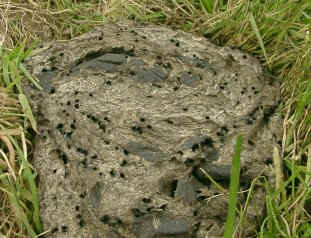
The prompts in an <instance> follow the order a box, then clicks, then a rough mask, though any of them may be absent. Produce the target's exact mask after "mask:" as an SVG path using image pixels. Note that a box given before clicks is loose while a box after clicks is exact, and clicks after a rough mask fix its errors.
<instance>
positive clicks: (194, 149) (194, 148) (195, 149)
mask: <svg viewBox="0 0 311 238" xmlns="http://www.w3.org/2000/svg"><path fill="white" fill-rule="evenodd" d="M198 149H199V145H198V144H193V145H192V147H191V150H192V152H195V151H197V150H198Z"/></svg>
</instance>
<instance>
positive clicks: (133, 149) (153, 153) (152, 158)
mask: <svg viewBox="0 0 311 238" xmlns="http://www.w3.org/2000/svg"><path fill="white" fill-rule="evenodd" d="M126 150H127V151H128V152H129V153H131V154H134V155H138V156H140V157H142V158H144V159H145V160H147V161H149V162H160V161H163V160H165V159H166V158H167V155H166V154H165V153H164V152H163V151H161V150H160V149H159V148H156V147H155V146H153V145H147V144H142V143H137V142H130V143H129V144H128V145H127V147H126Z"/></svg>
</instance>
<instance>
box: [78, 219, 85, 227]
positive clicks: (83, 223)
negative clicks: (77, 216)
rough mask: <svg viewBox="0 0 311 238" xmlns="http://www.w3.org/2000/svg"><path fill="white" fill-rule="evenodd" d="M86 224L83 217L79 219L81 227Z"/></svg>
mask: <svg viewBox="0 0 311 238" xmlns="http://www.w3.org/2000/svg"><path fill="white" fill-rule="evenodd" d="M84 225H85V222H84V220H82V219H81V220H80V221H79V226H80V227H83V226H84Z"/></svg>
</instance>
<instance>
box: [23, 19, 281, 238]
mask: <svg viewBox="0 0 311 238" xmlns="http://www.w3.org/2000/svg"><path fill="white" fill-rule="evenodd" d="M26 64H27V67H28V69H29V70H30V72H31V73H33V74H34V75H35V76H36V77H38V78H39V79H40V84H41V85H42V86H43V88H44V91H39V90H37V89H35V88H33V87H32V86H30V85H28V84H27V85H25V87H24V88H25V92H26V93H27V95H28V96H29V98H30V102H31V105H32V107H33V110H34V114H35V116H36V118H37V120H38V124H39V132H40V134H39V135H38V136H37V137H36V142H35V150H34V154H33V155H34V158H33V161H34V166H35V168H36V169H37V172H38V174H39V178H40V180H39V191H40V207H41V218H42V221H43V224H44V228H45V229H50V232H49V233H48V234H47V235H46V236H45V237H48V238H50V237H51V238H52V237H53V238H67V237H74V238H100V237H104V238H106V237H107V238H119V237H125V238H132V237H138V238H156V237H161V238H165V237H189V238H190V237H198V238H203V237H206V236H207V235H212V236H214V237H216V236H221V235H222V232H223V225H224V221H225V218H226V209H227V200H226V195H219V194H220V191H218V190H217V188H216V187H215V186H214V185H213V184H211V183H210V182H209V180H208V179H207V178H206V177H205V176H204V173H203V172H202V170H201V169H204V170H205V171H206V172H207V173H208V174H209V175H210V176H211V177H213V178H214V179H215V180H216V181H218V182H219V183H220V184H222V185H223V186H224V187H225V188H227V187H228V184H229V180H230V169H231V167H230V166H231V159H232V153H233V150H234V144H235V140H236V137H237V135H239V134H242V135H243V136H244V146H243V147H244V150H243V153H242V158H241V160H242V161H241V165H242V170H241V186H242V187H241V189H246V188H247V187H248V186H249V184H250V181H251V179H253V178H254V177H256V176H258V175H261V174H262V175H265V176H270V175H269V164H270V163H271V154H272V149H273V146H274V145H277V142H279V141H278V140H279V139H280V134H281V130H280V129H279V128H280V123H279V118H278V116H277V115H276V114H275V109H276V107H277V106H278V100H279V84H278V83H277V82H276V81H273V80H272V79H270V78H269V77H268V76H265V74H264V73H263V69H262V67H261V66H260V64H259V63H258V62H257V60H256V59H255V58H253V57H252V56H250V55H248V54H245V53H242V52H240V51H238V50H232V49H229V48H222V47H218V46H215V45H214V44H212V43H210V42H208V41H207V40H206V39H204V38H200V37H196V36H194V35H192V34H188V33H184V32H181V31H173V30H171V29H168V28H166V27H162V26H155V25H135V24H134V23H131V22H122V23H118V24H106V25H105V26H102V27H98V28H95V29H94V30H92V31H91V32H89V33H87V34H84V35H82V36H80V37H78V38H75V39H73V40H71V41H62V42H61V41H60V42H52V43H47V44H44V45H43V46H42V47H41V48H39V49H37V50H36V51H35V52H34V54H33V55H32V57H30V58H29V59H28V60H27V62H26ZM269 179H270V180H272V179H273V177H271V176H270V177H269ZM217 194H218V195H219V196H215V195H217ZM263 196H264V193H263V191H262V190H260V189H257V190H256V191H255V198H254V199H255V201H252V202H251V204H250V209H249V212H248V218H247V219H248V224H247V229H248V231H247V232H246V233H245V237H248V236H250V235H251V234H252V232H254V227H255V226H256V224H255V221H256V218H258V217H259V218H260V217H261V216H262V212H263V209H264V199H263ZM245 198H246V194H241V195H240V196H239V200H240V203H241V204H243V201H245ZM254 204H256V206H257V207H256V208H255V205H254Z"/></svg>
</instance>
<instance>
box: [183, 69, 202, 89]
mask: <svg viewBox="0 0 311 238" xmlns="http://www.w3.org/2000/svg"><path fill="white" fill-rule="evenodd" d="M179 80H180V82H181V83H184V84H186V85H187V86H189V87H195V86H197V85H198V84H199V83H200V80H201V77H200V76H199V75H197V74H189V73H188V72H184V73H182V74H181V75H180V76H179Z"/></svg>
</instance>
